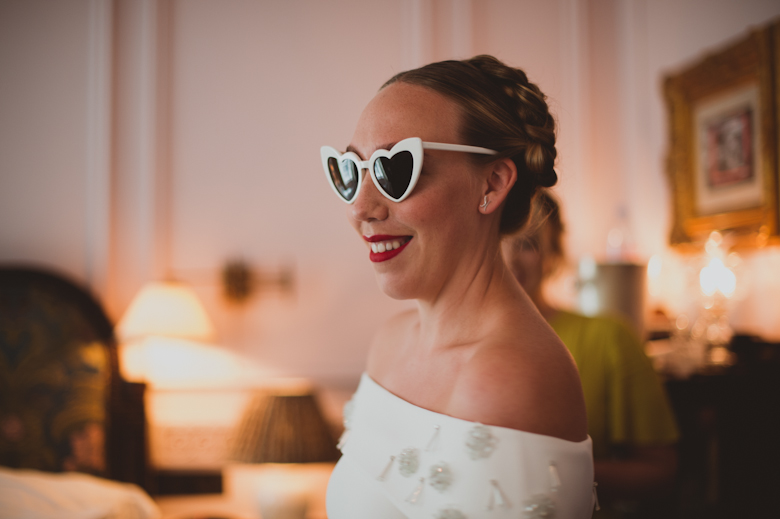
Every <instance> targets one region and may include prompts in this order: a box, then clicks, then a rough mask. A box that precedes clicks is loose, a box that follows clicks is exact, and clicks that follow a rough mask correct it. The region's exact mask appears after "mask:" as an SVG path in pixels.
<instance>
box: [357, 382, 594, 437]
mask: <svg viewBox="0 0 780 519" xmlns="http://www.w3.org/2000/svg"><path fill="white" fill-rule="evenodd" d="M361 379H362V381H365V382H366V383H368V384H370V385H371V386H373V387H374V388H376V389H377V390H379V391H381V392H382V393H384V394H385V395H387V396H388V397H391V398H393V399H395V400H397V401H399V402H402V403H403V404H405V405H408V406H411V407H413V408H415V409H419V410H420V411H424V412H426V413H432V414H435V415H438V416H441V417H444V418H445V419H447V420H454V421H457V422H460V423H463V424H469V425H472V426H474V425H485V426H488V427H490V428H491V429H498V430H501V431H507V433H508V434H522V435H531V436H534V437H538V438H543V439H545V440H547V441H549V440H556V441H559V442H563V443H565V444H567V445H574V446H576V445H584V444H589V443H590V442H591V438H590V436H586V437H585V439H584V440H580V441H572V440H567V439H565V438H558V437H557V436H549V435H547V434H539V433H534V432H530V431H523V430H521V429H512V428H511V427H504V426H501V425H491V424H487V423H481V422H473V421H471V420H466V419H463V418H458V417H456V416H450V415H448V414H444V413H440V412H438V411H431V410H430V409H426V408H424V407H420V406H418V405H416V404H413V403H411V402H409V401H408V400H406V399H404V398H401V397H400V396H398V395H396V394H395V393H393V392H392V391H390V390H389V389H387V388H385V387H384V386H383V385H382V384H380V383H379V382H377V381H376V380H374V379H373V378H371V375H369V374H368V372H365V371H364V372H363V374H362V375H361Z"/></svg>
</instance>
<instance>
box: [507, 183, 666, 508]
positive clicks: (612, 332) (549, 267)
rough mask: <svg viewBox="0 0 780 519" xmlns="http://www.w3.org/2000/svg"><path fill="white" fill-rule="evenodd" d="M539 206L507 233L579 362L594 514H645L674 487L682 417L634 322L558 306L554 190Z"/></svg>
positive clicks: (539, 301) (546, 313)
mask: <svg viewBox="0 0 780 519" xmlns="http://www.w3.org/2000/svg"><path fill="white" fill-rule="evenodd" d="M533 210H534V215H533V219H532V222H533V223H532V224H530V225H529V226H528V227H527V228H526V229H525V230H524V231H522V232H521V233H520V234H517V235H514V236H510V237H508V238H506V239H505V240H504V242H503V253H504V258H505V261H506V263H507V265H508V266H509V268H510V269H511V271H512V273H513V274H514V275H515V277H516V278H517V280H518V281H519V282H520V284H521V285H522V286H523V288H524V289H525V290H526V292H527V293H528V295H529V296H530V297H531V299H532V300H533V302H534V303H535V304H536V307H537V308H538V309H539V312H540V313H541V314H542V316H543V317H544V318H545V319H546V320H547V322H548V323H549V324H550V326H551V327H552V328H553V330H555V332H556V333H557V334H558V336H559V337H560V338H561V340H562V341H563V343H564V344H565V345H566V347H567V348H568V349H569V351H570V352H571V354H572V356H573V357H574V361H575V363H576V364H577V367H578V369H579V372H580V378H581V380H582V386H583V393H584V396H585V407H586V410H587V415H588V434H589V436H590V437H591V439H592V440H593V457H594V464H595V479H596V482H597V483H598V493H599V500H600V505H601V508H602V510H601V511H600V512H597V513H595V514H594V518H598V517H602V518H606V517H637V516H641V515H636V514H641V513H642V511H645V512H647V508H648V506H649V505H648V504H647V500H657V498H659V497H666V496H668V495H669V493H670V490H671V489H672V487H673V483H674V478H675V474H676V470H677V451H676V442H677V440H678V436H679V432H678V429H677V424H676V422H675V419H674V416H673V414H672V410H671V408H670V405H669V402H668V399H667V396H666V393H665V390H664V388H663V386H662V384H661V381H660V380H659V377H658V376H657V374H656V373H655V371H654V369H653V367H652V364H651V363H650V360H649V359H648V358H647V356H646V355H645V353H644V350H643V348H642V342H641V340H640V339H639V337H638V336H637V335H636V333H635V332H634V331H633V329H632V328H630V327H629V326H628V325H627V324H625V323H624V322H622V321H621V320H619V319H618V318H614V317H607V316H598V317H586V316H583V315H579V314H575V313H572V312H569V311H565V310H562V309H560V308H556V307H555V306H553V305H552V304H550V302H549V301H548V300H547V299H546V297H545V293H544V292H545V291H544V287H545V283H546V282H547V281H548V280H550V278H551V277H552V276H553V275H554V274H555V273H556V272H557V271H558V269H559V268H560V267H561V266H562V265H563V264H564V263H565V251H564V247H563V233H564V225H563V221H562V219H561V215H560V207H559V204H558V202H557V201H556V200H555V198H554V197H553V196H552V195H551V194H550V193H549V191H548V190H541V191H540V192H539V193H538V194H537V197H536V199H535V201H534V209H533ZM632 510H634V511H635V512H636V514H632V513H631V511H632Z"/></svg>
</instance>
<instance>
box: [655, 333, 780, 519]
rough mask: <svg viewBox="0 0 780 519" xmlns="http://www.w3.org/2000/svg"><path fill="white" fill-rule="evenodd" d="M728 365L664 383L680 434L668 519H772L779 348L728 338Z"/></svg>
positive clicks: (779, 462) (778, 505)
mask: <svg viewBox="0 0 780 519" xmlns="http://www.w3.org/2000/svg"><path fill="white" fill-rule="evenodd" d="M730 349H731V350H732V351H733V352H734V353H735V354H736V358H737V361H736V363H735V364H734V365H733V366H730V367H728V368H723V369H720V370H713V371H709V372H704V373H699V374H695V375H693V376H691V377H690V378H688V379H685V380H674V379H669V380H667V381H666V388H667V391H668V394H669V398H670V400H671V403H672V407H673V408H674V411H675V415H676V417H677V420H678V424H679V426H680V430H681V439H680V443H679V455H680V464H679V471H678V483H677V488H676V495H675V497H674V499H675V501H676V503H677V505H676V508H677V515H675V517H678V516H679V517H685V518H692V519H697V518H702V519H704V518H708V519H709V518H715V519H720V518H722V519H726V518H731V517H751V518H755V519H760V518H777V517H780V497H779V496H778V492H777V490H778V489H780V344H777V343H768V342H764V341H761V340H759V339H756V338H753V337H746V336H736V337H735V338H734V339H733V341H732V343H731V345H730Z"/></svg>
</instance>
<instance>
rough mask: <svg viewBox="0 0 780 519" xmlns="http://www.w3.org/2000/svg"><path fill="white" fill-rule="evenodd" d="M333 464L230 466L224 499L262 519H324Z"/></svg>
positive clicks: (226, 468)
mask: <svg viewBox="0 0 780 519" xmlns="http://www.w3.org/2000/svg"><path fill="white" fill-rule="evenodd" d="M333 466H334V463H305V464H281V463H279V464H277V463H262V464H253V463H229V464H227V465H226V466H225V467H224V468H223V471H222V474H223V488H224V492H225V495H226V496H227V497H228V499H230V500H231V501H232V502H234V503H236V504H238V505H240V506H241V508H242V509H244V510H250V509H251V510H253V511H254V513H255V514H257V516H258V517H261V518H262V519H304V518H306V519H315V518H317V519H319V518H322V519H324V518H325V517H326V514H325V493H326V490H327V486H328V479H329V478H330V473H331V471H332V470H333Z"/></svg>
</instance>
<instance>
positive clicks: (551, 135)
mask: <svg viewBox="0 0 780 519" xmlns="http://www.w3.org/2000/svg"><path fill="white" fill-rule="evenodd" d="M396 81H401V82H404V83H410V84H415V85H419V86H424V87H428V88H431V89H433V90H435V91H437V92H439V93H441V94H443V95H446V96H448V97H450V98H451V99H453V100H454V101H456V102H457V103H458V104H459V105H460V106H461V107H462V108H463V114H464V117H463V124H462V128H461V134H462V135H461V136H462V138H463V139H464V140H465V142H467V143H468V144H471V145H474V146H482V147H486V148H491V149H494V150H496V151H497V152H498V154H497V155H493V156H490V157H476V158H475V160H482V161H486V162H487V161H494V160H496V159H497V158H498V159H501V158H509V159H511V160H512V161H513V162H514V163H515V165H516V166H517V182H516V183H515V185H514V187H513V188H512V189H511V191H510V192H509V194H508V195H507V198H506V201H505V203H504V209H503V212H502V213H501V226H500V230H501V233H502V234H511V233H513V232H515V231H516V230H518V229H520V228H521V227H522V226H523V225H524V224H525V223H526V221H527V220H528V216H529V213H530V207H531V199H532V198H533V196H534V194H535V193H536V191H537V189H539V188H540V187H551V186H553V185H555V183H556V182H557V180H558V176H557V174H556V173H555V169H553V165H554V163H555V158H556V154H557V153H556V151H555V120H554V119H553V117H552V115H551V114H550V112H549V109H548V107H547V101H546V96H545V95H544V94H543V93H542V91H541V90H540V89H539V87H538V86H536V85H535V84H533V83H531V82H530V81H528V77H527V76H526V74H525V72H523V71H522V70H521V69H516V68H512V67H509V66H507V65H505V64H504V63H502V62H501V61H499V60H497V59H496V58H494V57H492V56H487V55H482V56H475V57H473V58H471V59H468V60H463V61H454V60H452V61H441V62H438V63H431V64H429V65H426V66H424V67H421V68H418V69H415V70H410V71H407V72H401V73H400V74H397V75H396V76H395V77H393V78H391V79H390V80H389V81H388V82H387V83H385V85H384V86H387V85H390V84H392V83H395V82H396ZM384 86H383V88H384Z"/></svg>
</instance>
